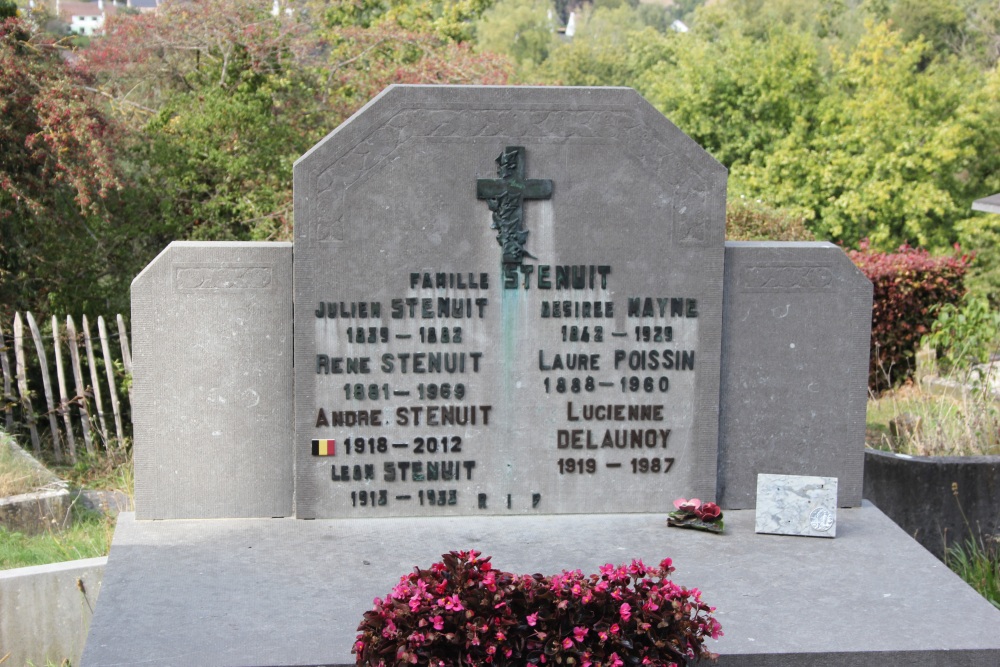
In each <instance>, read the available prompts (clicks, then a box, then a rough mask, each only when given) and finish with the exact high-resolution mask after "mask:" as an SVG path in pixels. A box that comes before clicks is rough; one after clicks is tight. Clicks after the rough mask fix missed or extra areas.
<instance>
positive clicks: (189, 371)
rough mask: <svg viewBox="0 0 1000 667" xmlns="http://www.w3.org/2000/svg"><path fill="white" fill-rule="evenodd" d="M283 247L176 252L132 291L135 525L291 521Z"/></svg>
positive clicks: (179, 247) (180, 245)
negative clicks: (241, 519) (268, 519)
mask: <svg viewBox="0 0 1000 667" xmlns="http://www.w3.org/2000/svg"><path fill="white" fill-rule="evenodd" d="M291 274H292V245H291V244H290V243H226V242H212V243H200V242H174V243H171V244H170V245H169V246H168V247H167V248H166V249H165V250H164V251H163V252H162V253H160V255H159V256H157V258H156V259H155V260H153V262H151V263H150V264H149V265H148V266H147V267H146V268H145V269H144V270H143V271H142V273H140V274H139V275H138V276H137V277H136V278H135V280H134V281H133V282H132V336H133V341H132V342H133V375H134V385H133V402H132V405H133V426H134V438H135V448H134V452H135V454H134V456H135V506H136V513H137V516H138V517H139V518H141V519H175V518H236V517H248V518H250V517H277V516H288V515H290V514H291V513H292V496H293V480H292V465H293V464H292V452H291V441H292V421H291V417H292V401H293V390H292V301H291V293H292V289H291V279H292V275H291Z"/></svg>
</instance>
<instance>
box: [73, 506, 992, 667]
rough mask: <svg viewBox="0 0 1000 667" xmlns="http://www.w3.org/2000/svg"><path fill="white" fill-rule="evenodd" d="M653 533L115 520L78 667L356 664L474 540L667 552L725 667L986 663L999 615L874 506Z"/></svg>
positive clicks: (546, 549)
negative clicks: (713, 614)
mask: <svg viewBox="0 0 1000 667" xmlns="http://www.w3.org/2000/svg"><path fill="white" fill-rule="evenodd" d="M725 518H726V533H725V534H724V535H712V534H708V533H700V532H697V531H692V530H682V529H675V528H667V526H666V516H665V515H651V514H617V515H604V516H582V515H568V516H545V517H523V516H519V517H509V518H507V517H503V518H497V517H490V518H489V519H476V518H470V517H461V518H442V519H433V518H402V519H371V520H365V519H349V520H325V521H319V520H317V521H302V520H295V519H225V520H177V521H136V520H135V518H134V515H133V514H131V513H124V514H122V515H120V517H119V520H118V528H117V531H116V533H115V539H114V545H113V547H112V550H111V556H110V557H109V560H108V565H107V569H106V571H105V575H104V583H103V587H102V591H101V598H100V603H99V604H98V606H97V609H96V613H95V616H94V619H93V622H92V625H91V630H90V636H89V638H88V640H87V646H86V649H85V651H84V656H83V663H82V664H83V665H84V666H85V667H98V666H104V665H107V666H110V665H116V666H122V665H142V666H143V667H151V666H153V665H206V666H207V665H233V666H240V667H250V666H260V665H275V666H276V665H319V664H324V665H338V666H339V665H353V664H354V659H353V656H352V655H351V652H350V651H351V644H352V642H353V640H354V637H355V628H356V627H357V624H358V622H359V621H360V620H361V616H362V614H363V612H364V611H365V610H367V609H369V608H370V606H371V603H372V599H373V598H375V597H376V596H384V595H385V594H386V593H387V592H388V591H389V590H390V589H391V588H392V587H393V586H394V585H395V583H396V582H397V581H398V579H399V577H400V576H401V575H403V574H405V573H407V572H409V571H410V570H411V569H412V568H413V566H414V565H420V566H421V567H426V566H428V565H430V564H431V563H432V562H434V561H436V560H437V559H438V557H439V556H440V555H441V554H442V553H443V552H446V551H451V550H456V549H470V548H474V549H477V550H479V551H481V552H483V553H485V554H488V555H491V556H493V562H494V565H495V566H496V567H499V568H501V569H504V570H508V571H512V572H524V573H533V572H543V573H546V574H551V573H553V572H557V571H559V570H562V569H575V568H581V569H583V570H584V571H585V572H596V571H597V568H598V566H600V565H601V564H603V563H606V562H613V563H621V562H628V561H630V560H631V559H632V558H642V559H643V560H645V561H646V562H649V563H656V562H659V561H660V559H662V558H664V557H667V556H669V557H670V558H672V559H673V561H674V565H675V566H676V568H677V572H676V573H675V576H674V579H675V580H676V581H677V582H678V583H681V584H683V585H686V586H696V587H698V588H700V589H701V590H702V591H703V594H704V599H705V600H706V601H707V602H708V603H709V604H711V605H714V606H716V607H718V611H717V615H718V618H719V620H720V622H721V623H722V626H723V630H724V632H725V636H724V637H723V638H722V639H720V640H719V641H717V642H710V648H711V650H713V651H715V652H717V653H720V654H722V658H721V659H720V661H719V664H720V665H722V666H723V667H727V666H737V665H738V666H741V667H745V666H755V667H756V666H758V665H759V666H763V665H767V666H768V667H771V666H778V667H784V666H789V667H790V666H792V665H796V666H798V665H809V666H826V665H831V666H832V665H837V666H838V667H844V666H848V667H853V666H860V665H872V666H875V665H879V666H883V665H907V666H908V667H913V666H923V665H928V666H929V665H943V664H947V665H950V666H954V665H968V666H972V665H976V666H979V665H982V666H984V667H985V666H986V665H997V664H1000V610H997V609H995V608H994V607H992V606H991V605H990V604H989V603H988V602H986V601H985V600H984V599H983V598H981V597H980V596H979V595H977V594H976V593H975V591H973V590H972V589H971V588H969V587H968V586H967V585H966V584H965V583H964V582H962V581H961V580H960V579H959V578H958V577H957V576H955V575H954V574H953V573H952V572H950V571H949V570H948V569H947V568H946V567H945V566H944V565H943V564H942V563H941V562H940V561H939V560H937V559H936V558H934V557H933V556H932V555H931V554H930V553H928V552H927V551H926V550H924V549H923V548H922V547H920V546H919V545H918V544H917V543H916V542H914V541H913V540H912V539H910V538H909V537H908V536H907V535H906V534H905V533H903V531H902V530H900V529H899V528H898V527H896V525H895V524H893V523H892V522H891V521H890V520H889V519H888V518H886V516H885V515H884V514H882V513H881V512H879V510H878V509H876V508H875V507H874V506H872V505H870V504H868V503H866V504H865V506H864V507H860V508H854V509H841V510H839V512H838V522H837V523H838V525H837V537H836V539H832V540H830V539H825V540H823V539H815V538H804V537H787V536H778V535H758V534H755V533H754V512H753V511H752V510H742V511H730V512H726V517H725Z"/></svg>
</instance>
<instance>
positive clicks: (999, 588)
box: [944, 538, 1000, 609]
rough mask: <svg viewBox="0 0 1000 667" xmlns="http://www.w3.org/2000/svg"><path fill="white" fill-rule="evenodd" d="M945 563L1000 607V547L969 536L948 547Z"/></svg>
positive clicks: (994, 604)
mask: <svg viewBox="0 0 1000 667" xmlns="http://www.w3.org/2000/svg"><path fill="white" fill-rule="evenodd" d="M944 560H945V564H946V565H947V566H948V567H949V568H950V569H951V570H952V571H953V572H954V573H955V574H957V575H958V576H960V577H962V579H964V580H965V582H966V583H967V584H969V585H970V586H972V587H973V588H975V589H976V591H978V592H979V594H980V595H982V596H983V597H984V598H986V599H987V600H989V601H990V602H991V603H992V604H993V606H994V607H996V608H997V609H1000V548H997V547H996V546H990V547H987V546H986V545H985V544H983V543H982V542H981V541H979V540H975V539H973V538H969V539H968V540H966V541H965V542H964V543H962V544H956V545H954V546H951V547H949V548H948V551H947V552H946V553H945V558H944Z"/></svg>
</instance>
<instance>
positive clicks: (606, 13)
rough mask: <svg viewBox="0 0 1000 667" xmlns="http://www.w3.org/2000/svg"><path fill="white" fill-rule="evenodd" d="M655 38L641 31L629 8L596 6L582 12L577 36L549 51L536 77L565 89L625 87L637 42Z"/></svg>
mask: <svg viewBox="0 0 1000 667" xmlns="http://www.w3.org/2000/svg"><path fill="white" fill-rule="evenodd" d="M658 39H660V37H659V35H658V34H657V33H656V32H655V31H653V30H652V29H651V28H645V29H644V27H643V25H642V23H641V22H640V20H639V17H638V15H637V14H636V12H635V11H634V10H633V9H632V8H631V7H629V6H627V5H623V6H621V7H618V8H614V9H606V8H603V7H599V8H597V9H594V10H593V11H592V12H589V11H588V12H583V14H582V16H581V17H580V19H579V20H578V22H577V33H576V35H575V36H574V37H573V39H571V40H566V41H562V42H560V43H559V44H558V45H557V46H555V47H554V48H553V49H552V50H551V52H550V53H549V56H548V58H547V59H546V60H545V62H544V63H542V65H541V66H540V67H539V68H538V70H537V74H536V76H537V77H538V78H539V79H540V80H542V81H545V82H546V83H557V84H561V85H566V86H619V85H624V84H628V83H630V82H631V81H632V80H633V79H634V73H635V71H636V58H635V55H636V54H637V45H638V43H639V42H640V41H642V40H658Z"/></svg>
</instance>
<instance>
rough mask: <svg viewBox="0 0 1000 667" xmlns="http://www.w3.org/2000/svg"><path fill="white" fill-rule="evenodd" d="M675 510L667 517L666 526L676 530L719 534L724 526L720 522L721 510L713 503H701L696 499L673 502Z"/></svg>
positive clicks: (679, 499)
mask: <svg viewBox="0 0 1000 667" xmlns="http://www.w3.org/2000/svg"><path fill="white" fill-rule="evenodd" d="M674 507H676V508H677V509H675V510H674V511H673V512H671V513H670V514H668V515H667V525H668V526H676V527H678V528H694V529H695V530H705V531H708V532H710V533H721V532H722V531H723V530H724V529H725V527H726V524H725V523H724V522H723V521H722V510H721V509H720V508H719V506H718V505H716V504H715V503H703V502H701V501H700V500H698V499H697V498H692V499H690V500H687V499H685V498H678V499H677V500H675V501H674Z"/></svg>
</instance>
